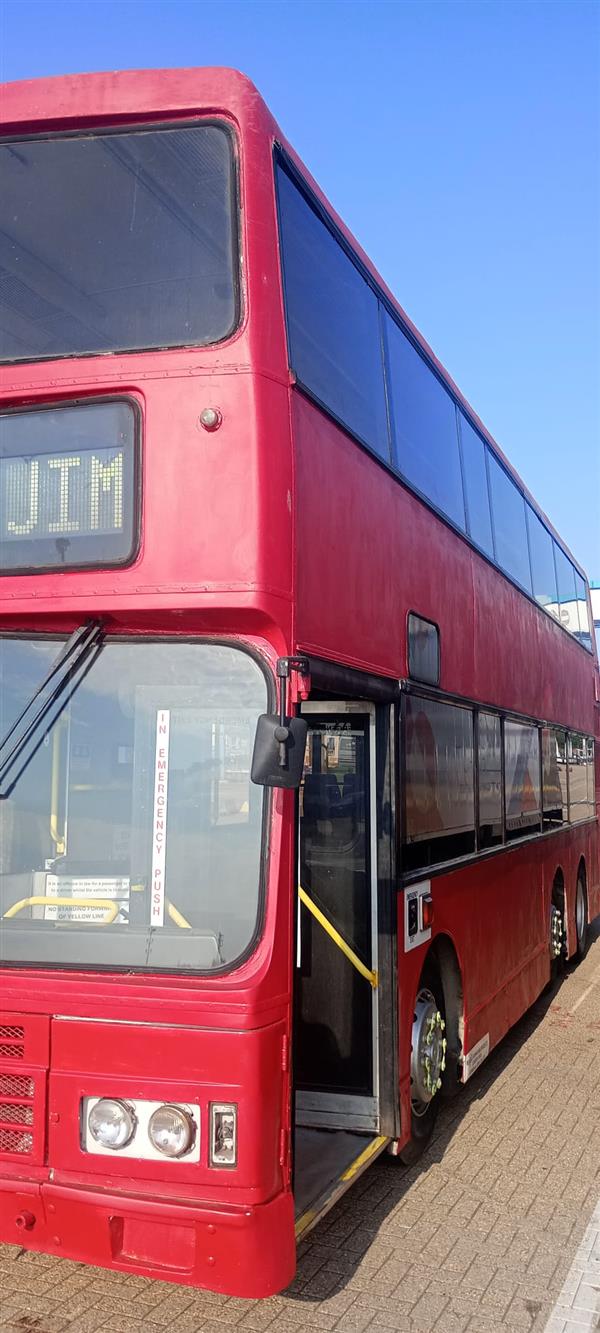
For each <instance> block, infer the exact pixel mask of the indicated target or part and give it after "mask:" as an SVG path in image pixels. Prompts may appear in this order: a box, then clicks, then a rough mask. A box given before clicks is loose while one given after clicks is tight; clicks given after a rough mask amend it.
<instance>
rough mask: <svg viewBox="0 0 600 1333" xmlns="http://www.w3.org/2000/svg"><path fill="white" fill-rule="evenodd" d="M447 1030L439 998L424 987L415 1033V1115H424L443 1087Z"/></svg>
mask: <svg viewBox="0 0 600 1333" xmlns="http://www.w3.org/2000/svg"><path fill="white" fill-rule="evenodd" d="M445 1027H446V1024H445V1022H444V1019H443V1018H442V1015H441V1013H440V1011H439V1009H438V1006H437V1001H436V998H435V996H434V995H433V994H432V993H431V991H430V990H427V989H426V988H425V987H423V988H422V989H421V990H420V991H419V994H418V995H417V1000H416V1004H415V1012H414V1018H413V1031H412V1058H411V1067H410V1076H411V1077H410V1081H411V1098H412V1107H413V1111H414V1113H415V1115H424V1113H425V1111H426V1110H427V1107H428V1106H429V1103H430V1102H431V1101H432V1099H433V1097H435V1094H436V1092H439V1089H440V1088H441V1086H442V1074H443V1072H444V1070H445V1068H446V1048H447V1045H448V1043H447V1041H446V1038H445V1036H444V1030H445Z"/></svg>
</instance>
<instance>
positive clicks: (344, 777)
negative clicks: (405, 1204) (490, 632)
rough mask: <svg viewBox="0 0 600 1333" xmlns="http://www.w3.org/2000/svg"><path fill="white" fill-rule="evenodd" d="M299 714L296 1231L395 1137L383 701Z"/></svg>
mask: <svg viewBox="0 0 600 1333" xmlns="http://www.w3.org/2000/svg"><path fill="white" fill-rule="evenodd" d="M302 711H303V715H304V716H305V717H306V718H307V721H308V736H307V745H306V756H305V769H304V778H303V783H302V787H301V791H300V828H299V834H300V836H299V890H298V928H297V957H296V991H295V995H296V1006H295V1015H296V1017H295V1034H294V1070H295V1182H294V1192H295V1200H296V1216H297V1232H298V1233H299V1234H302V1233H303V1232H304V1231H305V1230H307V1229H308V1226H309V1225H312V1224H314V1221H316V1219H317V1217H319V1216H321V1215H322V1214H323V1212H325V1211H326V1210H327V1208H328V1207H330V1206H331V1204H332V1203H333V1202H335V1200H336V1198H338V1197H339V1195H340V1194H341V1193H343V1192H344V1189H346V1188H347V1187H348V1185H349V1184H350V1182H351V1180H353V1179H355V1178H356V1176H357V1175H358V1174H359V1173H360V1171H361V1170H362V1169H364V1168H365V1167H366V1166H367V1165H368V1164H369V1162H370V1161H371V1160H373V1158H374V1157H375V1156H376V1155H377V1154H378V1153H379V1152H381V1151H383V1149H384V1148H385V1147H386V1145H387V1143H388V1142H389V1137H390V1136H389V1134H387V1133H382V1114H381V1089H380V1082H381V1058H380V1057H381V1039H382V1023H381V1006H382V1004H387V1005H388V1006H389V1005H390V993H389V987H390V981H391V970H390V968H389V965H387V964H389V959H388V958H387V957H386V960H385V961H386V966H385V967H384V969H383V973H382V969H381V966H380V964H381V961H382V960H381V957H380V954H381V931H380V903H379V897H380V890H379V883H380V881H379V874H378V856H379V847H380V841H381V829H380V828H378V799H377V798H378V789H379V788H380V786H381V776H382V773H384V772H386V766H385V765H381V764H378V762H377V760H378V745H379V744H380V740H378V729H377V719H376V708H375V705H374V704H371V703H367V702H364V701H342V702H339V701H325V702H314V703H313V702H311V703H309V704H305V705H304V707H303V710H302ZM380 805H381V803H380ZM390 822H391V821H390V820H389V819H388V836H389V825H390ZM388 944H389V931H388ZM384 949H385V946H384ZM386 952H387V950H386ZM384 1118H385V1117H384ZM386 1127H387V1126H386Z"/></svg>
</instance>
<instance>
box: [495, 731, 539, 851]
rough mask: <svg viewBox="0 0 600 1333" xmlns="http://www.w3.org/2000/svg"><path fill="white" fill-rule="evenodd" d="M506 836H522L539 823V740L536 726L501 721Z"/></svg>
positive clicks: (532, 830)
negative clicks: (502, 723)
mask: <svg viewBox="0 0 600 1333" xmlns="http://www.w3.org/2000/svg"><path fill="white" fill-rule="evenodd" d="M504 782H505V803H506V836H507V838H509V839H510V838H523V837H526V835H527V834H528V833H535V832H536V831H537V830H538V829H539V827H540V813H541V810H540V741H539V731H538V728H537V727H531V726H527V725H526V724H524V723H521V722H505V723H504Z"/></svg>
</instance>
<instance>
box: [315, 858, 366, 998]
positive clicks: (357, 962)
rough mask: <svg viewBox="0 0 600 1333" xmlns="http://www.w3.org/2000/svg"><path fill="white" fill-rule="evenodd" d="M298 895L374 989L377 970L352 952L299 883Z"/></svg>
mask: <svg viewBox="0 0 600 1333" xmlns="http://www.w3.org/2000/svg"><path fill="white" fill-rule="evenodd" d="M298 895H299V898H300V902H301V903H304V906H305V907H307V908H308V910H309V912H311V913H312V915H313V916H314V918H315V921H318V922H319V925H320V926H322V927H323V930H324V931H326V932H327V934H328V935H329V937H330V939H332V940H333V942H334V944H337V947H338V949H341V951H342V953H343V954H345V955H346V958H348V959H349V960H350V962H351V963H352V966H353V967H355V968H356V971H357V972H360V975H361V977H364V978H365V980H366V981H368V982H369V983H370V984H371V986H372V987H373V990H376V989H377V986H378V985H379V977H378V975H377V972H372V971H371V970H370V968H368V967H367V966H366V964H365V963H363V962H362V960H361V959H360V958H359V957H358V954H356V953H355V952H354V949H351V947H350V945H349V944H348V943H347V941H346V940H345V939H344V937H343V935H340V932H339V930H336V928H335V926H332V924H331V921H328V920H327V917H326V916H324V914H323V912H321V910H320V908H318V907H317V904H316V903H315V902H313V900H312V898H309V896H308V894H307V892H306V890H305V889H303V888H302V885H301V884H299V885H298Z"/></svg>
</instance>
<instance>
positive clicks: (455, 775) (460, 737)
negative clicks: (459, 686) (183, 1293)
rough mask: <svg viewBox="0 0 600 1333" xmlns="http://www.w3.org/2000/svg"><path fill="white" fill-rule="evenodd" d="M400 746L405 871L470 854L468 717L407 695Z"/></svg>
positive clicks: (471, 793) (450, 707)
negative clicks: (403, 780) (402, 749)
mask: <svg viewBox="0 0 600 1333" xmlns="http://www.w3.org/2000/svg"><path fill="white" fill-rule="evenodd" d="M405 745H406V836H405V849H404V865H405V869H406V870H413V869H419V868H421V867H425V866H428V865H433V864H435V863H436V862H440V861H447V860H450V859H452V858H453V857H456V856H464V855H466V854H467V853H469V852H472V851H474V849H475V798H474V781H473V714H472V713H471V712H469V711H468V710H467V709H466V708H455V707H454V706H453V705H451V704H443V703H437V702H434V701H432V700H430V699H419V698H416V697H415V696H414V695H409V696H408V697H407V699H406V728H405Z"/></svg>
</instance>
